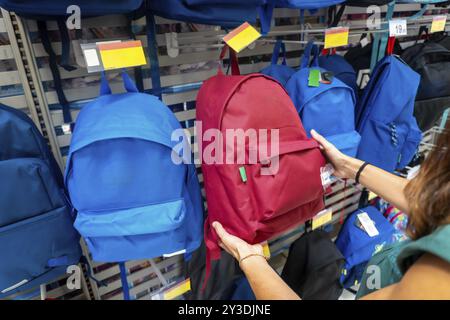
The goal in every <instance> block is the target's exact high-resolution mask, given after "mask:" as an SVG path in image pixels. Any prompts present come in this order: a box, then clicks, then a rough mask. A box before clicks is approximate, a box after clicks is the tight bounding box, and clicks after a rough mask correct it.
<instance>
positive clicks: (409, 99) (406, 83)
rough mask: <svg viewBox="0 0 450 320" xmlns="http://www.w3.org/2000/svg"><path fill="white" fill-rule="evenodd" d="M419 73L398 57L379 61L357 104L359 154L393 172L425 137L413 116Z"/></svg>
mask: <svg viewBox="0 0 450 320" xmlns="http://www.w3.org/2000/svg"><path fill="white" fill-rule="evenodd" d="M419 82H420V76H419V75H418V74H417V73H416V72H414V71H413V70H412V69H411V68H410V67H409V66H408V65H406V64H405V63H404V62H403V61H401V60H400V59H399V58H398V57H396V56H387V57H385V58H383V59H382V60H380V62H378V64H377V65H376V67H375V69H374V70H373V72H372V76H371V78H370V81H369V83H368V84H367V86H366V87H365V88H364V92H363V95H362V98H361V100H360V101H359V104H358V106H357V114H356V124H357V130H358V132H359V133H360V134H361V144H360V147H359V150H358V154H357V157H358V158H359V159H361V160H364V161H367V162H369V163H371V164H372V165H374V166H377V167H380V168H382V169H384V170H387V171H390V172H393V171H394V170H396V169H402V168H404V167H405V166H406V165H407V164H408V163H409V162H410V161H411V160H412V158H413V157H414V155H415V154H416V151H417V147H418V145H419V143H420V141H421V139H422V134H421V131H420V130H419V128H418V126H417V121H416V119H415V118H414V116H413V111H414V99H415V96H416V93H417V89H418V87H419Z"/></svg>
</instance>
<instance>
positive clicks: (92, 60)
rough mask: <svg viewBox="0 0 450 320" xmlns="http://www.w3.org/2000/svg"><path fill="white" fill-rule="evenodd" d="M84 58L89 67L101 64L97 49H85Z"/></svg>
mask: <svg viewBox="0 0 450 320" xmlns="http://www.w3.org/2000/svg"><path fill="white" fill-rule="evenodd" d="M83 53H84V58H85V59H86V64H87V66H88V67H96V66H99V65H100V60H99V59H98V54H97V50H96V49H87V50H84V51H83Z"/></svg>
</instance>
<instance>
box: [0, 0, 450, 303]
mask: <svg viewBox="0 0 450 320" xmlns="http://www.w3.org/2000/svg"><path fill="white" fill-rule="evenodd" d="M419 9H420V5H415V4H414V5H397V6H396V11H395V12H396V13H397V12H415V11H418V10H419ZM433 10H434V9H433V7H432V6H431V11H429V12H430V13H431V12H432V11H433ZM436 10H439V11H440V12H441V11H442V12H446V10H445V9H444V10H443V9H436ZM382 11H383V12H385V11H386V9H385V7H384V9H382ZM363 13H365V9H364V8H353V7H347V8H346V10H345V12H344V15H343V18H342V20H341V24H342V25H349V26H351V27H354V28H355V30H357V29H358V28H359V30H360V31H359V32H351V34H350V37H349V41H350V44H356V43H358V42H359V40H360V35H361V33H363V32H364V30H363V26H365V20H364V17H361V14H363ZM325 16H326V15H325V11H324V10H321V11H319V12H318V13H316V14H314V15H307V16H305V22H304V23H305V24H307V26H308V28H309V29H311V30H320V29H324V28H325V27H326V25H325V23H324V17H325ZM156 24H157V31H158V34H157V43H158V51H159V64H160V72H161V84H162V87H164V88H169V89H171V93H164V94H163V97H162V99H163V102H164V103H165V104H166V105H168V106H169V108H170V109H171V110H172V111H173V112H174V114H175V116H176V117H177V119H178V120H179V121H180V123H181V124H182V126H183V128H185V130H187V131H189V132H190V134H191V135H192V136H194V135H195V130H194V120H195V115H196V112H195V100H196V96H197V93H198V88H199V86H200V85H201V83H202V82H203V81H204V80H206V79H208V78H209V77H211V76H213V75H215V74H216V72H217V68H216V65H217V59H218V56H219V51H218V50H219V49H218V47H220V44H221V37H222V36H223V35H224V34H225V33H224V30H221V29H220V28H219V27H199V26H198V25H192V24H186V23H179V22H177V21H172V20H167V19H163V18H159V17H157V18H156ZM81 25H82V28H83V30H82V32H83V37H82V38H83V39H85V40H86V41H91V42H92V41H105V40H118V39H129V38H130V36H129V34H127V31H126V29H127V27H128V20H127V18H125V17H123V16H105V17H97V18H90V19H83V20H82V24H81ZM304 26H305V25H300V19H299V14H298V10H290V9H276V10H275V12H274V26H273V27H272V29H271V30H272V32H273V33H272V34H273V35H275V34H276V35H277V36H279V35H289V36H290V37H291V38H292V37H293V36H295V33H296V31H297V32H298V30H304ZM132 28H133V30H134V33H135V35H136V39H138V40H141V41H142V43H143V45H144V47H145V48H147V38H146V35H145V18H142V19H139V20H136V21H134V22H133V24H132ZM48 30H49V33H50V38H51V39H52V40H53V41H52V46H53V48H54V50H55V52H56V54H57V55H60V54H61V43H60V41H59V38H58V36H57V35H58V33H57V32H56V31H57V26H56V23H54V24H53V23H51V22H49V23H48ZM174 30H176V31H177V36H176V37H177V43H178V45H179V46H180V48H179V50H180V51H179V54H178V55H177V56H176V57H170V56H169V55H168V52H167V51H168V50H167V36H166V34H168V33H171V32H173V31H174ZM303 33H306V36H307V37H308V36H311V37H312V36H314V32H311V31H310V32H309V35H308V30H306V32H305V31H303ZM0 34H3V37H4V38H5V39H7V41H5V43H2V44H1V45H0V61H2V62H4V63H5V65H8V68H7V70H6V71H5V70H0V86H1V94H0V102H1V103H4V104H6V105H10V106H13V107H15V108H17V109H21V110H24V111H26V112H27V113H28V114H29V115H30V117H31V118H32V119H33V120H34V122H35V123H36V124H37V125H38V128H39V129H40V130H41V132H42V133H43V135H44V137H45V138H46V139H47V141H48V143H49V146H50V147H51V150H52V151H53V153H54V154H55V158H56V159H57V161H58V163H59V164H60V166H61V168H62V169H63V168H64V165H65V161H66V156H67V152H68V146H69V144H70V139H71V135H70V134H64V132H63V130H62V128H61V126H62V125H63V116H62V110H61V106H60V105H59V103H58V99H57V95H56V92H55V90H54V87H53V78H52V74H51V71H50V68H49V66H48V63H47V61H46V60H47V58H48V56H47V54H46V52H45V50H44V48H43V46H42V44H41V43H40V40H39V38H38V32H37V25H36V22H35V21H32V20H22V19H20V18H19V17H17V16H16V15H15V14H13V13H10V12H7V11H5V10H3V9H2V18H1V19H0ZM292 34H294V35H292ZM411 37H415V35H412V36H411ZM94 39H95V40H94ZM295 40H296V39H293V40H292V41H291V42H289V41H287V43H286V50H287V55H288V58H287V64H288V65H290V66H298V64H299V61H300V56H301V53H302V50H303V46H304V45H303V44H302V43H300V42H299V41H295ZM82 41H83V40H76V41H72V53H73V55H74V57H72V60H73V63H74V65H75V66H77V65H76V64H77V61H78V63H79V64H82V63H80V52H79V50H77V49H78V47H79V43H80V42H82ZM268 42H270V41H264V39H263V41H258V42H256V44H255V45H254V46H251V47H250V48H247V49H245V50H244V51H242V52H241V53H239V59H240V67H241V72H242V73H244V74H245V73H251V72H258V71H259V70H261V69H262V68H264V67H265V66H266V65H267V64H268V63H269V61H270V56H271V54H272V49H273V45H272V44H271V43H268ZM412 42H413V41H411V39H408V38H407V37H405V38H402V46H408V45H410V44H412ZM183 46H185V47H183ZM11 69H13V70H11ZM60 72H61V78H62V81H63V88H64V92H65V94H66V97H67V99H68V100H69V101H70V103H71V108H72V110H71V113H72V117H73V119H76V117H77V115H78V112H79V110H80V109H81V108H82V107H83V105H84V104H85V103H86V102H87V101H89V100H91V99H94V98H96V97H97V96H98V92H99V84H100V83H99V75H98V74H87V71H86V69H85V68H83V67H81V66H77V69H76V70H74V71H71V72H68V71H66V70H64V69H61V68H60ZM129 73H130V74H131V75H132V73H133V72H132V69H131V70H129ZM143 74H144V89H145V90H149V89H151V80H150V72H149V65H147V66H145V67H144V68H143ZM108 75H109V76H110V77H112V78H113V79H112V81H111V88H112V90H113V92H122V90H123V89H122V88H121V84H120V83H119V82H115V81H114V80H115V79H116V78H117V75H119V72H116V73H115V72H110V73H108ZM5 87H6V89H5ZM436 132H437V131H436V130H435V131H433V129H432V130H431V131H430V132H429V133H427V134H426V135H424V142H423V144H422V147H421V148H422V151H423V152H426V151H427V150H428V148H429V146H430V145H432V142H433V139H434V135H435V134H436ZM193 150H194V152H198V148H197V145H196V144H194V145H193ZM198 175H199V180H200V183H201V184H202V187H203V176H202V174H201V171H200V168H199V167H198ZM202 193H203V196H204V190H203V189H202ZM360 195H361V188H360V187H359V186H356V185H355V184H354V182H352V181H348V182H347V183H344V182H342V181H338V182H336V183H334V184H333V185H332V191H331V193H329V194H327V196H326V201H325V204H326V207H327V208H330V207H331V208H332V209H333V219H332V221H330V222H329V223H328V228H333V229H334V232H337V230H338V229H339V227H340V223H339V222H340V221H342V220H343V218H344V217H345V216H346V215H348V214H349V213H351V212H352V211H354V210H355V209H357V207H358V202H359V199H360ZM303 232H304V226H300V227H297V228H294V229H292V230H289V231H287V232H286V233H285V234H283V235H281V236H279V237H277V238H275V239H272V240H271V241H269V245H270V250H271V252H272V263H273V265H274V266H275V267H276V268H278V269H279V268H280V266H282V264H283V263H284V259H283V253H285V252H287V249H288V248H289V245H290V244H291V243H292V242H293V241H294V240H296V239H297V238H298V237H299V236H301V234H302V233H303ZM82 246H83V251H84V254H85V255H86V256H87V257H88V260H89V263H90V266H91V269H92V270H91V271H92V274H93V276H94V277H95V278H96V279H97V280H100V281H103V282H105V283H106V284H107V285H106V286H100V287H99V286H98V285H97V283H96V282H95V281H93V280H91V279H90V278H88V277H87V272H86V271H87V270H84V271H85V273H84V277H83V281H82V288H81V289H80V290H75V291H71V290H68V289H67V288H66V286H65V278H66V277H63V278H61V279H55V282H53V283H51V284H48V285H47V287H46V296H47V297H48V298H52V299H106V300H117V299H123V297H124V296H123V292H122V283H121V278H120V268H119V265H118V264H117V263H98V262H94V261H92V260H91V258H90V255H89V252H88V250H87V247H86V246H85V245H84V243H82ZM155 268H156V269H155ZM125 271H126V274H127V282H128V286H129V291H130V298H131V299H136V300H150V299H152V296H153V295H154V294H155V293H156V292H158V290H159V289H160V288H161V287H162V286H163V282H164V281H162V280H161V276H162V277H163V278H164V279H165V280H166V281H168V282H173V281H182V280H183V277H182V275H183V259H182V256H174V257H171V258H158V259H154V260H151V261H150V260H139V261H129V262H127V263H125ZM158 271H160V273H158ZM11 298H12V299H14V298H16V299H39V298H40V293H39V288H36V289H33V290H30V291H29V292H26V293H24V294H20V295H16V296H13V297H11ZM180 298H182V297H180Z"/></svg>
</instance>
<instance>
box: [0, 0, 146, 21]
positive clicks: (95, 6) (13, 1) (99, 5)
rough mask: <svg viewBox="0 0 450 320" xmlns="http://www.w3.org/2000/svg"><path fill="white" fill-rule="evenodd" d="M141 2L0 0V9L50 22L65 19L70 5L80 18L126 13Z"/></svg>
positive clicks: (129, 0) (141, 0) (135, 0)
mask: <svg viewBox="0 0 450 320" xmlns="http://www.w3.org/2000/svg"><path fill="white" fill-rule="evenodd" d="M142 2H143V0H114V1H111V0H39V1H36V0H0V7H2V8H3V9H6V10H8V11H13V12H15V13H17V14H18V15H20V16H24V17H31V18H36V17H40V18H41V19H42V20H47V19H48V20H51V19H55V17H66V16H68V15H69V14H68V13H67V8H68V7H69V6H71V5H77V6H79V7H80V11H81V16H82V17H84V16H86V17H92V16H100V15H105V14H121V13H128V12H131V11H133V10H136V9H138V8H139V7H140V6H141V5H142Z"/></svg>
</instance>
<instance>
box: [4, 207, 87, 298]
mask: <svg viewBox="0 0 450 320" xmlns="http://www.w3.org/2000/svg"><path fill="white" fill-rule="evenodd" d="M72 223H73V222H72V218H71V216H70V213H69V212H68V209H67V207H60V208H58V209H55V210H52V211H50V212H48V213H45V214H42V215H38V216H35V217H32V218H30V219H26V220H22V221H20V222H17V223H15V224H11V225H8V226H5V227H2V228H0V252H1V263H0V293H2V294H3V293H7V292H8V291H12V290H14V289H16V288H20V286H21V285H25V284H27V283H29V282H31V281H33V279H35V278H37V277H39V276H41V275H43V274H45V273H46V272H49V271H51V270H52V267H54V266H55V260H54V259H60V261H62V262H63V264H67V265H70V264H74V263H78V260H79V257H80V255H81V249H80V247H79V236H78V235H77V233H76V231H75V230H74V229H73V227H72Z"/></svg>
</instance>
